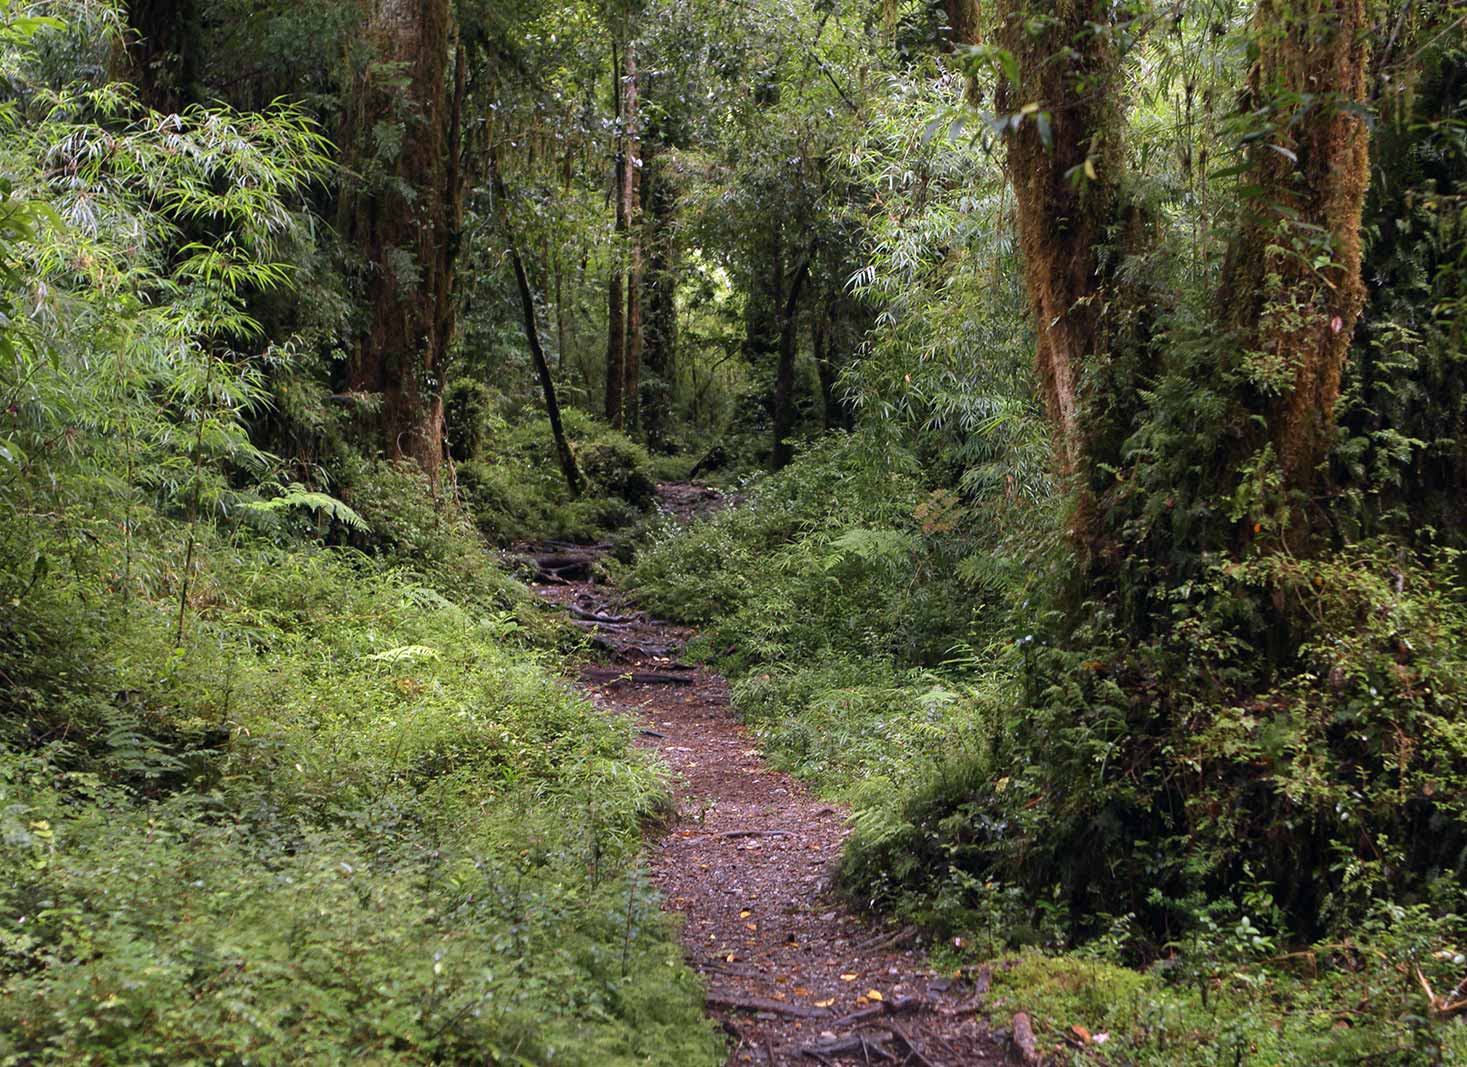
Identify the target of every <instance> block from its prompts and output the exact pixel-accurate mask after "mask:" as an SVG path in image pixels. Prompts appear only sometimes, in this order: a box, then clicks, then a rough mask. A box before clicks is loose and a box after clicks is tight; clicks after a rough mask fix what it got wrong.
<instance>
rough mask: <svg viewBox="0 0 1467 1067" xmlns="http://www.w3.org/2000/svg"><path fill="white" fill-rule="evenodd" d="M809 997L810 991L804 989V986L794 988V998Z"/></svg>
mask: <svg viewBox="0 0 1467 1067" xmlns="http://www.w3.org/2000/svg"><path fill="white" fill-rule="evenodd" d="M809 995H810V991H809V990H808V989H806V988H805V987H804V986H802V985H797V986H795V996H797V997H808V996H809Z"/></svg>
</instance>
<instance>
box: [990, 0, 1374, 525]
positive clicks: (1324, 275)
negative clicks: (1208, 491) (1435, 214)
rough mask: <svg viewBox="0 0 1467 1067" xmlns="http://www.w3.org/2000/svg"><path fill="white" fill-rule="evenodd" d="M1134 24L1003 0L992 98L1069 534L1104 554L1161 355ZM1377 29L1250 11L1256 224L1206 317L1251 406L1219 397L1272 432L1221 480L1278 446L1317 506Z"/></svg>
mask: <svg viewBox="0 0 1467 1067" xmlns="http://www.w3.org/2000/svg"><path fill="white" fill-rule="evenodd" d="M1141 14H1142V12H1141V10H1140V9H1139V7H1137V6H1135V5H1133V6H1130V7H1127V6H1125V5H1119V6H1118V5H1113V4H1110V3H1105V2H1101V0H1079V2H1076V3H1073V4H1067V5H1063V6H1062V8H1061V9H1060V11H1059V12H1058V13H1055V12H1054V11H1053V10H1052V8H1051V7H1050V6H1049V5H1046V6H1045V8H1044V10H1043V11H1041V10H1040V9H1039V8H1038V7H1037V6H1036V5H1034V4H1032V3H1029V2H1026V0H1009V2H1007V3H1005V4H1004V5H1002V9H1001V12H1000V16H999V17H1000V33H999V40H1000V42H1001V43H1002V46H1003V48H1004V49H1005V50H1006V51H1007V53H1008V57H1009V59H1010V61H1011V62H1009V63H1008V65H1007V66H1008V74H1007V76H1004V77H1001V79H1000V87H999V92H998V95H997V99H998V103H999V106H1000V109H1001V110H1003V111H1005V112H1007V113H1008V114H1007V116H1006V122H1005V127H1006V134H1005V140H1006V144H1007V148H1008V169H1009V174H1010V177H1011V180H1012V182H1013V185H1014V190H1015V194H1016V200H1017V205H1018V210H1017V217H1018V230H1019V238H1020V245H1021V248H1022V251H1023V256H1024V272H1025V287H1026V289H1027V292H1028V295H1029V301H1030V305H1031V308H1032V311H1033V315H1034V325H1035V331H1036V334H1037V359H1036V362H1037V367H1038V377H1039V383H1040V391H1041V394H1042V396H1043V399H1044V403H1045V407H1046V410H1047V412H1048V414H1049V417H1050V421H1051V423H1052V425H1053V426H1054V430H1055V436H1056V442H1057V451H1058V454H1059V458H1060V465H1061V467H1062V468H1063V470H1064V471H1065V472H1067V473H1069V474H1071V475H1076V476H1077V479H1076V481H1077V487H1078V489H1079V505H1080V506H1079V508H1078V509H1077V521H1076V523H1075V532H1076V534H1077V535H1078V536H1079V538H1080V540H1081V542H1082V544H1084V545H1085V546H1086V547H1088V548H1090V549H1092V550H1094V549H1098V548H1102V546H1100V545H1099V544H1098V535H1097V516H1098V514H1099V512H1100V508H1099V507H1098V506H1097V504H1098V497H1097V494H1099V493H1101V492H1103V490H1104V487H1105V486H1107V485H1110V484H1114V480H1115V479H1114V474H1113V473H1112V472H1113V471H1114V470H1115V469H1116V468H1118V467H1120V466H1121V465H1122V464H1123V463H1124V456H1123V448H1124V442H1125V440H1126V438H1127V436H1128V435H1129V433H1130V432H1131V431H1132V429H1133V428H1134V424H1135V422H1136V420H1137V419H1138V418H1139V417H1141V416H1142V415H1143V414H1144V409H1145V404H1146V401H1145V400H1144V394H1143V393H1142V392H1141V390H1142V389H1143V388H1145V386H1146V383H1147V382H1148V381H1149V380H1150V379H1151V377H1152V375H1153V374H1154V373H1155V371H1156V370H1157V369H1158V368H1157V367H1156V366H1155V360H1156V359H1157V358H1158V356H1157V355H1156V349H1157V347H1158V345H1159V343H1160V341H1161V340H1163V338H1161V337H1160V336H1158V335H1156V334H1155V333H1154V330H1153V321H1152V316H1153V315H1154V309H1155V307H1157V306H1158V305H1160V304H1162V303H1163V301H1161V300H1160V298H1159V297H1158V296H1157V294H1154V293H1149V294H1148V293H1144V292H1143V291H1142V290H1141V289H1140V288H1139V285H1140V283H1138V282H1137V281H1136V280H1135V279H1134V278H1131V277H1129V276H1128V275H1127V273H1126V270H1125V266H1126V262H1127V258H1128V257H1129V256H1131V255H1133V254H1135V253H1138V252H1144V251H1147V250H1148V248H1149V246H1150V244H1152V243H1153V236H1154V235H1153V233H1152V229H1153V228H1152V227H1151V225H1150V222H1149V219H1148V217H1147V215H1146V213H1145V211H1144V210H1143V209H1141V208H1140V207H1139V206H1138V205H1137V204H1136V203H1134V202H1133V201H1132V200H1131V199H1129V197H1128V194H1127V185H1126V181H1125V176H1124V173H1123V168H1124V165H1125V160H1124V152H1123V145H1122V139H1121V131H1122V129H1123V124H1124V114H1123V112H1122V110H1121V105H1122V102H1123V101H1124V100H1125V93H1124V91H1123V86H1122V85H1121V84H1120V81H1121V75H1122V58H1123V56H1124V51H1125V48H1126V46H1127V45H1128V44H1129V43H1130V41H1131V40H1132V39H1133V35H1134V34H1136V33H1137V32H1139V29H1138V26H1140V25H1141V24H1143V23H1144V20H1143V19H1142V18H1141V17H1140V16H1141ZM1365 25H1366V24H1365V17H1364V3H1363V0H1260V2H1259V3H1258V4H1257V5H1256V7H1255V9H1254V12H1253V23H1252V30H1251V37H1252V39H1253V41H1254V42H1255V43H1256V50H1257V58H1256V60H1255V62H1254V63H1253V66H1252V69H1251V71H1250V73H1249V78H1248V85H1247V88H1246V90H1245V92H1244V94H1243V98H1242V100H1241V101H1240V106H1239V109H1238V111H1239V114H1240V119H1239V124H1240V125H1242V126H1244V127H1245V128H1246V132H1245V133H1244V134H1243V140H1244V143H1245V144H1246V145H1247V146H1248V147H1247V166H1246V172H1247V179H1246V181H1245V190H1244V191H1245V194H1246V195H1245V196H1243V197H1242V198H1241V200H1242V201H1243V203H1244V204H1245V207H1244V219H1243V222H1242V225H1241V226H1240V227H1239V230H1238V232H1237V235H1236V238H1235V240H1234V241H1233V242H1232V244H1231V246H1230V249H1229V252H1228V256H1227V263H1226V266H1225V268H1224V272H1223V285H1222V289H1221V292H1220V293H1219V296H1218V299H1217V300H1216V301H1215V302H1214V305H1215V308H1216V309H1217V312H1216V313H1217V316H1218V321H1217V322H1216V323H1215V324H1214V325H1215V327H1216V329H1215V330H1214V333H1215V334H1216V335H1218V336H1223V335H1226V336H1231V337H1233V338H1235V339H1236V341H1237V344H1236V346H1235V353H1236V354H1235V355H1234V356H1233V357H1232V359H1231V361H1229V360H1228V359H1224V360H1222V361H1221V363H1220V364H1219V365H1216V366H1214V367H1213V368H1211V372H1220V373H1223V374H1229V373H1230V374H1234V375H1237V374H1238V373H1239V372H1241V378H1242V380H1243V381H1244V382H1245V383H1246V384H1245V385H1244V387H1243V388H1242V395H1239V390H1238V387H1237V386H1236V385H1234V384H1231V383H1230V382H1227V381H1223V380H1222V379H1219V380H1218V381H1217V382H1214V383H1210V384H1214V385H1217V386H1219V387H1220V388H1221V389H1223V390H1224V391H1225V392H1227V393H1228V394H1229V395H1232V396H1233V397H1234V399H1235V401H1236V402H1237V403H1239V405H1240V406H1241V408H1242V409H1243V416H1242V417H1241V418H1240V419H1239V420H1238V422H1239V423H1240V424H1243V425H1244V426H1245V427H1259V426H1262V427H1263V428H1264V429H1263V431H1262V432H1263V439H1262V440H1259V439H1258V438H1257V436H1256V435H1255V433H1254V431H1253V430H1252V429H1248V428H1244V429H1241V430H1238V431H1236V436H1237V438H1238V440H1239V449H1240V452H1239V454H1235V455H1233V456H1232V457H1231V459H1232V463H1230V464H1224V466H1225V467H1226V468H1227V469H1225V470H1219V471H1218V472H1217V473H1218V475H1219V476H1220V477H1221V478H1222V479H1224V480H1227V479H1230V478H1232V477H1233V473H1232V467H1233V466H1234V465H1235V464H1237V463H1239V462H1242V461H1243V459H1244V457H1245V456H1251V455H1253V454H1255V453H1256V452H1257V451H1258V449H1260V448H1262V447H1263V446H1264V445H1270V446H1271V447H1272V448H1273V450H1274V453H1275V455H1276V457H1277V459H1278V461H1279V465H1280V468H1281V470H1282V481H1283V485H1284V488H1285V489H1286V490H1288V491H1293V492H1299V491H1305V490H1307V489H1308V488H1309V485H1310V481H1311V478H1312V473H1313V471H1314V469H1315V467H1316V466H1317V465H1318V464H1319V462H1320V461H1321V459H1322V458H1323V455H1324V450H1325V449H1326V447H1327V446H1328V443H1329V441H1330V437H1331V432H1332V427H1333V409H1334V402H1335V399H1336V397H1337V396H1338V393H1339V382H1340V371H1341V368H1342V366H1343V361H1344V357H1345V353H1346V352H1347V350H1348V347H1349V338H1350V336H1351V334H1352V331H1353V329H1354V325H1355V322H1356V320H1357V319H1358V317H1359V312H1360V307H1361V304H1362V301H1363V288H1362V285H1361V281H1360V216H1361V207H1362V204H1363V199H1364V190H1365V183H1366V177H1367V153H1368V131H1367V128H1366V126H1365V123H1364V122H1363V121H1362V119H1361V118H1360V116H1359V107H1360V104H1361V102H1362V101H1363V99H1364V75H1365V67H1366V59H1367V50H1366V44H1365V38H1364V28H1365ZM1260 123H1261V125H1260ZM1250 416H1257V417H1250ZM1212 466H1217V463H1216V462H1215V461H1214V462H1213V463H1212ZM1216 488H1218V490H1219V491H1220V492H1223V493H1227V492H1230V491H1231V487H1230V486H1224V485H1221V484H1219V485H1218V486H1217V487H1216ZM1295 525H1296V527H1297V526H1299V525H1301V524H1298V523H1296V524H1295Z"/></svg>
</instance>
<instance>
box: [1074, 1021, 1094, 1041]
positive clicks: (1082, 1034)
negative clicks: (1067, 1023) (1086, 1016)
mask: <svg viewBox="0 0 1467 1067" xmlns="http://www.w3.org/2000/svg"><path fill="white" fill-rule="evenodd" d="M1070 1033H1072V1034H1074V1035H1075V1036H1076V1037H1078V1038H1079V1039H1080V1040H1081V1041H1082V1042H1083V1043H1084V1044H1087V1045H1088V1044H1090V1041H1091V1037H1090V1031H1089V1030H1087V1029H1085V1028H1084V1027H1083V1026H1081V1025H1080V1024H1079V1023H1076V1024H1075V1025H1074V1026H1072V1027H1070Z"/></svg>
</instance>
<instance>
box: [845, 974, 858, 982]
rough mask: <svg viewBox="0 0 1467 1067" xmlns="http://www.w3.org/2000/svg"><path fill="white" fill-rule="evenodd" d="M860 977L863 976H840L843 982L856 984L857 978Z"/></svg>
mask: <svg viewBox="0 0 1467 1067" xmlns="http://www.w3.org/2000/svg"><path fill="white" fill-rule="evenodd" d="M860 977H861V976H860V975H859V974H843V975H841V976H840V980H841V981H842V982H854V981H855V980H856V979H857V978H860Z"/></svg>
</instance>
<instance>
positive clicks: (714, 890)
mask: <svg viewBox="0 0 1467 1067" xmlns="http://www.w3.org/2000/svg"><path fill="white" fill-rule="evenodd" d="M659 499H660V502H661V504H662V506H663V508H664V509H665V510H667V511H669V512H671V513H673V514H676V515H678V517H679V518H681V519H683V520H684V521H687V520H688V519H690V518H693V517H696V516H697V515H698V514H701V513H704V512H706V511H709V510H715V509H716V508H717V507H718V506H721V505H722V504H723V503H724V500H723V498H722V496H721V495H720V494H718V493H717V492H716V491H715V490H711V489H705V488H704V487H702V486H694V485H687V484H672V485H664V486H662V487H660V488H659ZM608 549H609V546H606V545H596V546H572V545H565V544H552V545H548V546H541V547H540V548H538V549H537V550H535V551H534V553H533V557H534V558H536V559H537V561H539V562H540V567H541V569H540V576H539V578H538V579H537V581H536V583H535V585H534V588H535V590H536V592H538V593H539V595H540V596H542V597H543V598H544V599H546V600H548V601H550V602H552V603H554V604H557V605H560V606H561V607H563V608H564V609H565V610H566V612H567V614H569V615H570V616H571V620H572V621H573V622H575V623H577V624H578V625H581V626H583V627H584V628H585V629H587V630H588V631H589V632H590V634H591V640H592V642H593V647H595V648H597V649H598V650H599V651H600V652H601V653H603V656H602V658H603V660H604V663H603V664H602V665H596V666H586V667H585V668H583V669H582V671H581V675H580V679H579V683H580V686H581V688H582V689H583V690H584V691H585V692H586V694H587V695H588V696H589V697H590V698H591V700H592V701H593V702H594V703H595V705H596V706H597V707H599V708H602V709H605V710H607V711H609V712H612V713H615V714H621V715H628V716H630V717H632V718H633V719H634V720H635V721H637V722H638V723H639V724H640V725H641V726H642V735H641V743H642V744H643V745H644V746H645V747H648V748H651V749H654V750H655V751H656V752H657V753H658V755H659V756H660V758H661V759H662V760H663V762H665V763H666V764H667V766H668V767H669V768H670V769H671V770H672V772H673V775H674V796H675V801H676V814H675V817H674V818H673V819H671V820H670V821H669V824H668V825H666V826H665V827H664V828H662V829H660V830H659V831H657V833H656V835H655V836H653V837H652V838H651V839H650V840H649V843H648V853H649V863H650V867H651V871H652V876H653V879H654V880H655V882H656V884H657V886H658V887H659V889H660V890H661V892H662V894H663V906H664V907H665V908H666V909H668V910H670V911H675V912H678V913H679V914H681V915H682V916H683V917H684V919H685V923H684V926H683V935H682V937H683V944H684V946H685V949H686V952H687V957H688V960H689V962H690V964H691V965H692V966H693V967H694V968H695V969H696V970H697V971H698V972H699V973H700V974H701V975H702V976H703V978H704V980H705V982H706V984H707V988H708V1009H709V1012H710V1013H711V1014H712V1016H713V1017H714V1018H716V1019H717V1020H718V1021H719V1023H720V1024H721V1025H722V1027H723V1029H724V1030H725V1031H726V1032H727V1033H728V1034H729V1036H730V1037H731V1038H732V1040H731V1042H730V1052H729V1058H728V1063H729V1065H730V1067H742V1065H745V1064H756V1065H758V1064H779V1065H793V1064H802V1063H812V1064H813V1063H822V1064H831V1065H834V1064H841V1065H855V1064H860V1065H866V1064H876V1063H883V1062H885V1063H896V1064H909V1065H912V1067H973V1065H984V1064H997V1063H1001V1062H1003V1055H1002V1049H1001V1046H1000V1045H999V1043H998V1041H997V1040H996V1039H995V1038H994V1036H993V1035H991V1034H990V1033H989V1032H988V1030H987V1028H986V1025H985V1024H984V1023H983V1022H982V1020H981V1019H980V1018H979V1016H978V1012H977V1008H978V1005H979V1001H980V1000H981V997H982V994H983V991H984V987H986V976H983V975H980V976H979V977H978V978H977V980H976V981H973V980H969V979H966V978H953V977H950V976H949V977H942V976H939V975H937V974H935V973H934V972H933V971H932V970H931V968H930V967H929V965H928V964H927V961H926V960H925V959H924V957H923V956H922V955H921V954H919V953H916V952H912V951H909V950H907V949H905V948H904V947H903V945H904V944H905V943H906V941H908V940H910V932H909V931H900V932H897V933H895V934H894V933H893V932H892V931H891V930H889V929H886V930H883V929H880V928H878V927H876V926H873V925H871V924H870V923H869V922H868V921H867V920H866V919H865V918H863V917H861V916H858V915H856V914H854V913H852V912H851V911H850V910H849V909H847V908H846V907H845V906H844V905H843V904H842V903H841V902H840V901H839V900H838V899H837V898H836V897H835V896H834V894H833V893H832V892H831V887H830V872H831V869H832V865H833V863H834V861H835V859H836V858H837V856H838V855H839V852H840V848H841V843H842V841H843V840H844V838H845V836H846V833H847V826H846V823H847V812H845V811H844V810H842V809H840V808H838V807H836V806H834V805H832V804H829V803H827V802H825V801H822V800H821V799H820V798H819V797H818V796H816V795H814V794H813V793H812V792H811V791H810V789H809V788H808V787H806V786H805V785H804V784H803V783H801V782H799V781H798V780H796V779H794V778H791V777H790V776H789V775H787V774H784V773H782V772H780V771H776V770H773V769H771V768H770V767H769V766H767V765H766V764H765V763H764V761H763V760H762V759H761V758H760V754H759V751H758V741H757V740H756V739H755V738H754V737H752V736H751V735H750V733H749V732H748V731H747V730H746V729H745V728H744V727H743V726H742V725H741V724H740V722H739V721H738V717H737V715H736V713H735V712H734V711H733V709H732V708H731V707H730V706H729V699H728V683H727V682H726V681H725V680H724V679H723V678H721V677H720V676H718V675H717V674H715V673H713V672H711V671H708V670H705V669H703V668H701V667H693V666H689V665H686V664H683V663H681V662H680V661H679V658H678V657H679V656H680V654H681V652H682V649H683V647H684V645H685V644H686V642H687V640H688V639H689V638H690V637H691V636H693V631H692V630H690V629H688V628H686V627H680V626H674V625H672V624H669V623H664V622H659V621H657V620H654V619H650V618H648V617H647V616H646V615H644V614H642V613H640V612H637V611H635V610H633V609H632V608H631V607H629V606H628V603H627V600H626V598H625V597H624V596H623V595H622V594H620V593H618V592H617V591H616V590H615V589H614V588H611V587H609V586H605V585H600V584H597V583H596V582H595V581H594V580H593V571H594V567H593V566H592V564H593V563H594V561H595V559H596V558H597V557H598V555H599V554H604V553H605V552H606V551H607V550H608ZM668 1067H680V1065H668Z"/></svg>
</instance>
